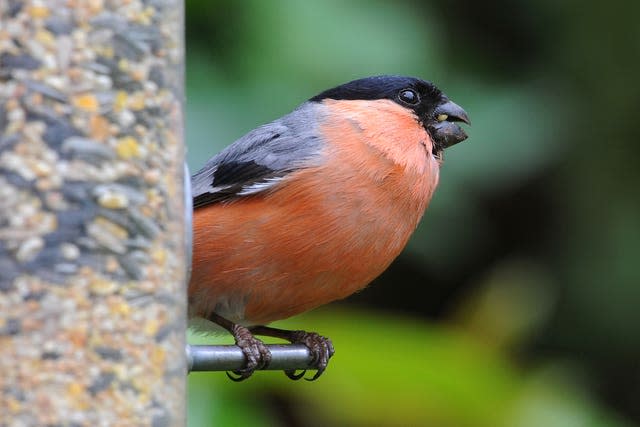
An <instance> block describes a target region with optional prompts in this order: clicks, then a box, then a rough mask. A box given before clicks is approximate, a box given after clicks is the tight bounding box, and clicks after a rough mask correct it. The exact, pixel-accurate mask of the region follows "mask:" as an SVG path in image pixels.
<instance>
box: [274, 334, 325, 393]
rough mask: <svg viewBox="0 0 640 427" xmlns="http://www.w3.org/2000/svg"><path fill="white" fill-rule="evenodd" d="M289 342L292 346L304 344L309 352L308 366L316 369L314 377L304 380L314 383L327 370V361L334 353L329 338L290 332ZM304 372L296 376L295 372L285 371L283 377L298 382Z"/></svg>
mask: <svg viewBox="0 0 640 427" xmlns="http://www.w3.org/2000/svg"><path fill="white" fill-rule="evenodd" d="M290 341H291V343H292V344H304V345H305V346H307V348H308V349H309V351H310V352H311V363H310V365H311V366H313V367H315V368H316V369H317V371H316V373H315V375H314V376H313V377H311V378H305V379H306V380H307V381H315V380H317V379H318V378H319V377H320V375H322V373H323V372H324V371H325V369H327V365H328V364H329V359H331V356H333V354H334V353H335V350H334V348H333V344H332V343H331V340H330V339H329V338H326V337H323V336H322V335H320V334H318V333H316V332H305V331H291V335H290ZM305 372H306V371H302V372H301V373H299V374H296V373H295V371H285V375H287V377H289V378H290V379H292V380H299V379H300V378H302V377H304V374H305Z"/></svg>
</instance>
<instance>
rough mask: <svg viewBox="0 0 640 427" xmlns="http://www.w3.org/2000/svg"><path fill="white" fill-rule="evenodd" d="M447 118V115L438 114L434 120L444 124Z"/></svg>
mask: <svg viewBox="0 0 640 427" xmlns="http://www.w3.org/2000/svg"><path fill="white" fill-rule="evenodd" d="M448 118H449V116H448V115H446V114H438V117H436V119H437V120H438V121H439V122H444V121H445V120H447V119H448Z"/></svg>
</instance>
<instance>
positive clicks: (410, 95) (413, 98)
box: [398, 89, 420, 105]
mask: <svg viewBox="0 0 640 427" xmlns="http://www.w3.org/2000/svg"><path fill="white" fill-rule="evenodd" d="M398 97H399V98H400V100H401V101H402V102H406V103H407V104H411V105H415V104H417V103H418V102H420V97H419V96H418V94H417V93H416V92H415V91H414V90H412V89H402V90H401V91H400V93H399V94H398Z"/></svg>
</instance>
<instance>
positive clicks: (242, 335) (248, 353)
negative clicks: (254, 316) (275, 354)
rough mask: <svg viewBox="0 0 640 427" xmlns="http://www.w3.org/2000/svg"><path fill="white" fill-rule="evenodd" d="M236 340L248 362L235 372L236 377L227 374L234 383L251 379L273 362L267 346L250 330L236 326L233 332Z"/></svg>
mask: <svg viewBox="0 0 640 427" xmlns="http://www.w3.org/2000/svg"><path fill="white" fill-rule="evenodd" d="M231 333H232V334H233V337H234V338H235V340H236V345H237V346H238V347H240V349H241V350H242V353H243V354H244V357H245V359H246V361H247V363H246V365H245V367H244V368H242V369H238V370H235V371H233V373H234V374H235V375H236V376H233V375H231V374H230V373H229V372H227V376H228V377H229V379H231V380H232V381H236V382H239V381H243V380H246V379H247V378H249V377H250V376H251V375H252V374H253V373H254V372H255V371H256V370H258V369H264V368H266V367H267V366H269V363H270V362H271V352H270V351H269V349H268V348H267V346H266V345H265V344H264V343H263V342H262V341H260V340H259V339H258V338H256V337H254V336H253V334H252V333H251V331H249V329H247V328H245V327H244V326H241V325H234V326H233V330H232V331H231Z"/></svg>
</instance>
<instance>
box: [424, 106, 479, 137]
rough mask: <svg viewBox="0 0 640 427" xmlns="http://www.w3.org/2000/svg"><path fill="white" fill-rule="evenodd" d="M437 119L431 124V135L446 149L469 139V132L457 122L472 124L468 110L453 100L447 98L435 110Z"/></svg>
mask: <svg viewBox="0 0 640 427" xmlns="http://www.w3.org/2000/svg"><path fill="white" fill-rule="evenodd" d="M434 114H435V117H436V118H435V121H434V122H433V124H431V125H430V126H429V131H430V132H431V137H432V138H433V139H434V142H435V143H436V144H437V145H438V148H440V149H444V148H448V147H451V146H452V145H455V144H457V143H458V142H462V141H464V140H465V139H467V134H466V132H465V131H464V130H462V128H461V127H460V126H459V125H458V124H456V122H463V123H466V124H468V125H470V124H471V120H469V116H468V115H467V112H466V111H464V110H463V109H462V107H460V106H459V105H458V104H456V103H455V102H453V101H450V100H448V99H447V100H446V101H445V102H443V103H442V104H440V105H439V106H438V107H436V109H435V111H434Z"/></svg>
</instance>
